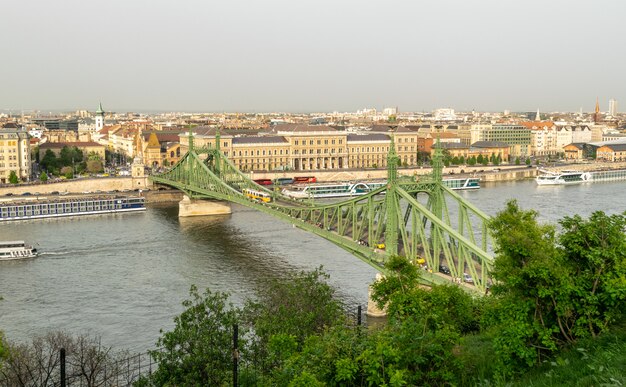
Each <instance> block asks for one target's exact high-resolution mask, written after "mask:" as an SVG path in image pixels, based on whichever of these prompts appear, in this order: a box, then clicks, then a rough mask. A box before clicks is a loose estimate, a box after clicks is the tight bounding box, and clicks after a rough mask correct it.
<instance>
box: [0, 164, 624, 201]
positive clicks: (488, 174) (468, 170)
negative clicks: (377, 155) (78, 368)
mask: <svg viewBox="0 0 626 387" xmlns="http://www.w3.org/2000/svg"><path fill="white" fill-rule="evenodd" d="M541 169H547V170H551V171H563V170H580V171H602V170H616V169H626V162H614V163H609V162H603V163H601V162H589V163H568V164H553V165H542V166H541ZM431 172H432V168H427V167H419V168H399V169H398V174H399V175H401V176H417V177H419V176H421V175H426V174H429V173H431ZM539 173H540V170H539V168H538V167H536V166H532V167H528V166H526V165H523V166H519V165H499V166H484V165H480V166H454V167H446V168H444V169H443V175H444V178H463V177H478V178H480V180H481V181H482V182H506V181H516V180H526V179H533V178H535V177H536V176H537V175H538V174H539ZM247 176H248V177H250V178H251V179H253V180H254V179H272V180H274V179H277V178H280V177H294V176H315V177H316V179H317V181H318V182H345V181H368V180H384V179H386V178H387V170H386V169H371V170H339V171H337V170H333V171H288V172H249V173H247ZM141 180H142V181H138V180H137V179H135V178H132V177H101V178H95V177H94V178H85V179H72V180H64V181H59V182H53V183H40V184H17V185H5V186H3V187H0V197H2V196H4V197H9V196H11V195H12V196H21V195H25V196H28V194H30V195H33V196H41V195H51V194H54V193H64V194H81V193H93V192H104V193H113V192H114V191H118V192H121V191H126V192H129V191H134V192H140V191H141V192H140V193H141V194H142V196H144V197H145V198H146V202H147V203H151V202H157V203H158V202H167V201H180V200H181V199H182V193H181V192H180V191H176V190H165V191H163V190H157V189H156V187H155V186H154V185H152V184H151V183H150V182H149V180H148V179H147V178H143V179H141ZM138 186H139V187H140V188H137V187H138ZM161 188H163V187H161Z"/></svg>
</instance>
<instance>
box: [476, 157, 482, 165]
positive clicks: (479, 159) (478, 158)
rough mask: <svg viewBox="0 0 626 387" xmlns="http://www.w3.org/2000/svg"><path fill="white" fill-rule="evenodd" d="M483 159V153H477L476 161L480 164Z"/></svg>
mask: <svg viewBox="0 0 626 387" xmlns="http://www.w3.org/2000/svg"><path fill="white" fill-rule="evenodd" d="M483 159H484V157H483V155H478V157H477V158H476V163H477V164H482V163H483Z"/></svg>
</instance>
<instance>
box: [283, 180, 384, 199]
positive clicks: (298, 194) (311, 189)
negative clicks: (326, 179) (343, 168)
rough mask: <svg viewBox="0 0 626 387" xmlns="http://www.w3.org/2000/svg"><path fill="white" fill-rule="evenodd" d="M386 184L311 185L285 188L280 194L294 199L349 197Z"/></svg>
mask: <svg viewBox="0 0 626 387" xmlns="http://www.w3.org/2000/svg"><path fill="white" fill-rule="evenodd" d="M386 184H387V183H385V182H373V183H337V184H311V185H305V186H301V187H298V186H294V187H289V188H285V189H283V190H282V194H283V195H285V196H289V197H291V198H294V199H307V198H314V199H318V198H337V197H351V196H360V195H365V194H367V193H369V192H372V191H374V190H377V189H378V188H380V187H383V186H385V185H386Z"/></svg>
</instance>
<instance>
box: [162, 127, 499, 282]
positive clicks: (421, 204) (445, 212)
mask: <svg viewBox="0 0 626 387" xmlns="http://www.w3.org/2000/svg"><path fill="white" fill-rule="evenodd" d="M442 165H443V163H442V155H441V149H438V148H436V150H435V155H434V157H433V167H434V168H433V173H432V174H430V175H425V176H420V177H419V178H417V177H406V176H401V177H400V176H398V175H397V167H398V156H397V155H396V152H395V144H394V141H393V138H392V142H391V146H390V150H389V155H388V184H387V185H386V186H385V187H381V188H379V189H377V190H374V191H372V192H370V193H368V194H365V195H362V196H357V197H353V198H350V199H348V200H342V201H339V202H334V203H323V204H322V203H316V202H315V201H312V200H295V199H292V198H289V197H286V196H284V195H282V194H281V193H280V192H278V191H277V190H275V189H267V188H265V187H262V186H259V185H258V184H256V183H255V182H254V181H252V180H251V179H250V178H248V177H247V176H246V175H245V174H243V173H242V172H240V171H239V170H238V169H237V168H236V167H235V166H234V164H232V163H231V162H230V160H228V158H227V157H225V156H224V154H223V153H222V152H221V151H220V149H219V132H217V133H216V143H215V146H213V147H211V146H208V147H202V148H197V147H194V144H193V133H191V131H190V136H189V151H188V152H187V153H186V154H185V155H184V156H183V157H182V158H181V159H180V161H178V162H177V163H176V164H175V165H174V166H173V167H172V168H171V169H170V170H169V171H167V172H164V173H162V174H158V175H153V176H151V177H150V179H151V180H152V181H153V182H154V183H158V184H165V185H169V186H172V187H174V188H177V189H179V190H182V191H184V192H185V193H186V194H187V195H188V196H189V197H191V198H201V199H212V200H220V201H228V202H232V203H237V204H239V205H243V206H246V207H250V208H254V209H257V210H259V211H263V212H265V213H267V214H270V215H272V216H274V217H277V218H280V219H283V220H285V221H286V222H289V223H291V224H294V225H295V226H297V227H299V228H301V229H303V230H306V231H309V232H312V233H315V234H317V235H319V236H320V237H322V238H324V239H327V240H329V241H331V242H333V243H334V244H336V245H338V246H340V247H341V248H343V249H345V250H347V251H349V252H350V253H352V254H354V255H355V256H356V257H358V258H360V259H361V260H363V261H364V262H367V263H368V264H370V265H372V266H373V267H375V268H376V269H378V270H381V271H384V267H383V264H384V262H385V260H386V258H387V257H388V256H390V255H393V254H399V255H403V256H406V257H407V258H409V259H411V260H413V261H414V262H416V263H417V262H423V264H424V265H425V266H426V267H427V268H428V270H427V271H426V275H425V276H426V277H428V278H429V279H430V280H431V281H434V282H445V281H449V280H450V279H451V278H450V277H449V276H445V275H440V274H438V273H437V271H438V268H439V265H441V264H443V265H446V266H448V267H449V268H450V271H451V276H452V278H454V279H457V280H459V279H460V278H462V276H463V273H467V274H469V275H471V276H472V278H473V279H474V286H473V287H471V288H474V289H477V290H480V291H485V289H486V286H487V284H488V282H489V272H490V269H491V264H492V256H491V254H490V252H489V251H490V243H491V242H490V237H489V234H488V231H487V222H488V220H489V217H488V216H487V215H485V214H484V213H483V212H481V211H480V210H478V209H477V208H476V207H475V206H473V205H472V204H471V203H469V202H467V201H465V200H464V199H463V198H461V197H460V196H459V195H457V194H456V193H455V192H453V191H452V190H451V189H449V188H447V187H446V186H444V185H443V183H442V172H441V169H442ZM244 190H255V191H258V192H264V193H267V194H269V195H270V196H271V201H270V202H267V203H266V202H262V201H258V200H254V199H252V198H250V197H248V196H246V195H245V194H244ZM451 210H454V211H456V213H457V217H455V218H453V217H451V216H450V213H451ZM422 260H423V261H422ZM431 270H432V271H434V272H435V273H432V274H430V273H429V272H430V271H431Z"/></svg>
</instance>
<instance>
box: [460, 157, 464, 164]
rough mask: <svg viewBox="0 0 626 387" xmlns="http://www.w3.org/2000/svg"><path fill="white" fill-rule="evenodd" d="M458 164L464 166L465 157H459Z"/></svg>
mask: <svg viewBox="0 0 626 387" xmlns="http://www.w3.org/2000/svg"><path fill="white" fill-rule="evenodd" d="M459 163H460V164H463V165H464V164H465V156H461V157H459Z"/></svg>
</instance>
